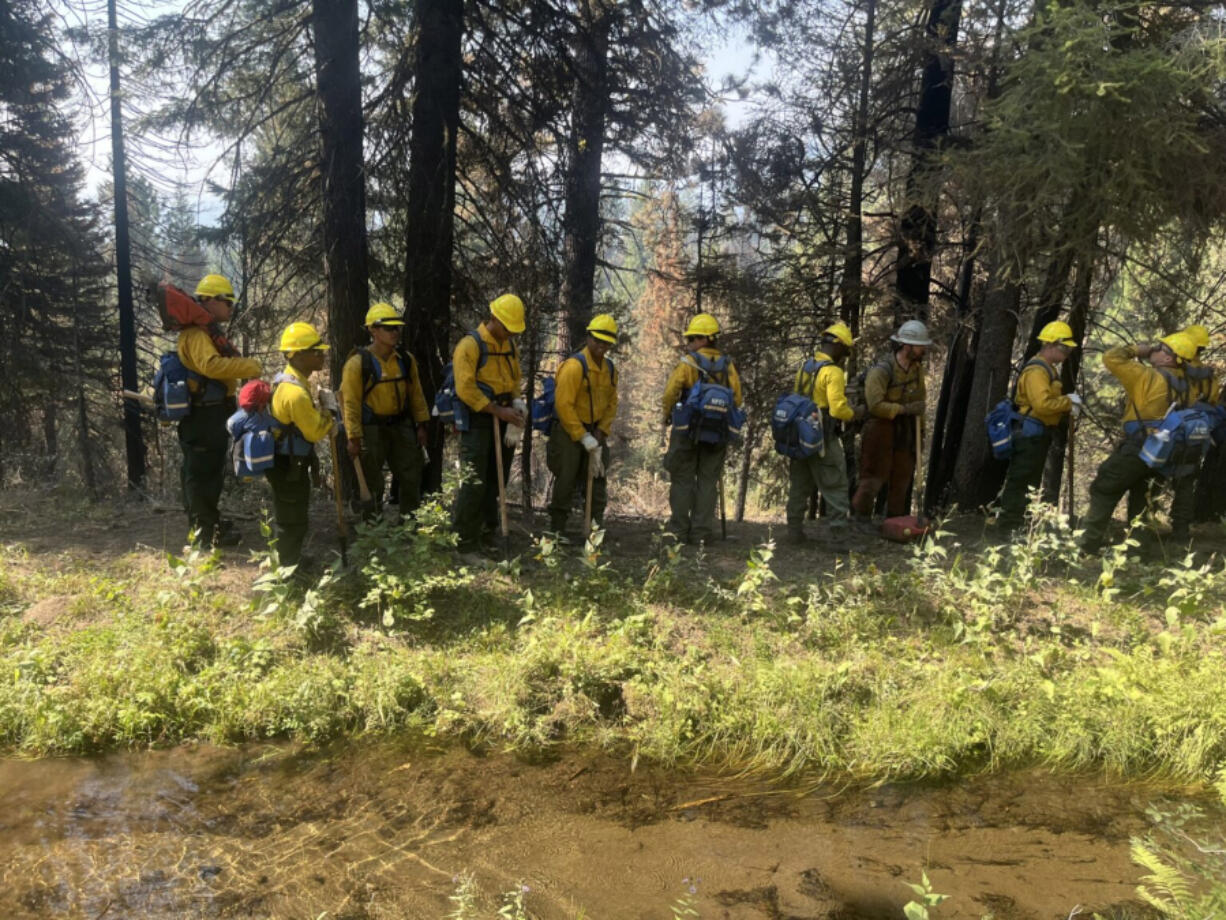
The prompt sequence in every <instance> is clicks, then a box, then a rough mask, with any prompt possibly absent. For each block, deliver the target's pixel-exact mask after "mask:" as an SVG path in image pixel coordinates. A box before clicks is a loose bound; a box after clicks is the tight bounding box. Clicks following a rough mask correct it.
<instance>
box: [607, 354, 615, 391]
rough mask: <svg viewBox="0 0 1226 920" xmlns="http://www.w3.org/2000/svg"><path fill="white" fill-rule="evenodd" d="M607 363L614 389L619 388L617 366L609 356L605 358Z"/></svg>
mask: <svg viewBox="0 0 1226 920" xmlns="http://www.w3.org/2000/svg"><path fill="white" fill-rule="evenodd" d="M604 360H605V363H606V364H608V365H609V379H610V380H612V381H613V388H614V389H616V388H617V365H616V364H614V363H613V359H612V358H610V357H609V356H608V355H605V357H604Z"/></svg>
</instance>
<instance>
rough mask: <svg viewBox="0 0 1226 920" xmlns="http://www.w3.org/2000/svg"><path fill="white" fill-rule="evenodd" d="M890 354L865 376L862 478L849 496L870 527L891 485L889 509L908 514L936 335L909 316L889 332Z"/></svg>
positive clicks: (891, 513) (854, 509) (858, 516)
mask: <svg viewBox="0 0 1226 920" xmlns="http://www.w3.org/2000/svg"><path fill="white" fill-rule="evenodd" d="M890 340H891V341H892V342H894V345H895V348H894V354H893V356H892V357H888V358H883V359H882V360H881V361H878V362H877V363H876V364H874V365H873V366H872V367H871V368H869V370H868V373H866V374H865V375H864V398H865V402H866V403H867V405H868V414H869V420H868V421H867V422H866V423H865V425H864V433H863V435H862V436H861V438H860V481H859V485H858V486H857V487H856V494H855V496H854V497H853V498H852V500H851V508H852V512H853V514H854V516H855V520H856V522H857V523H858V524H861V525H864V526H871V520H872V514H873V506H874V505H875V504H876V502H877V494H878V493H879V492H880V491H881V487H882V486H885V485H888V492H887V499H886V513H887V514H888V515H889V516H890V517H894V516H897V515H902V514H906V513H907V487H908V486H909V485H910V484H911V475H912V473H914V471H915V464H916V456H915V426H916V425H922V424H923V417H924V407H925V401H926V400H925V390H924V367H923V359H924V353H925V352H926V351H927V348H928V346H929V345H931V344H932V339H931V338H929V336H928V328H927V327H926V326H925V325H924V324H923V323H921V322H920V321H919V320H914V319H913V320H908V321H907V322H905V323H903V324H902V325H901V326H899V327H898V331H897V332H896V333H894V335H892V336H890Z"/></svg>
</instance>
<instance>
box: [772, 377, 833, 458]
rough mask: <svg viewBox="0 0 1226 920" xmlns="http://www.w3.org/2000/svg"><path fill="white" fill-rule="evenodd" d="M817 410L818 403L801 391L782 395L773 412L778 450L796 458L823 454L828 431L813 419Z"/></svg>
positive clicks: (776, 447) (773, 424)
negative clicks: (800, 392) (801, 393)
mask: <svg viewBox="0 0 1226 920" xmlns="http://www.w3.org/2000/svg"><path fill="white" fill-rule="evenodd" d="M817 411H818V410H817V405H816V404H815V403H814V402H813V400H811V399H809V398H808V397H807V396H802V395H800V394H799V393H785V394H784V395H783V396H780V397H779V399H778V401H777V402H776V403H775V411H774V413H773V414H772V415H771V431H772V432H773V433H774V435H775V451H776V452H778V453H780V454H783V456H785V457H791V458H793V459H794V460H803V459H805V458H806V457H812V456H814V455H815V454H820V453H823V452H824V451H825V446H826V445H825V432H823V431H822V424H821V421H820V420H815V419H814V418H813V416H814V415H815V414H816V413H817Z"/></svg>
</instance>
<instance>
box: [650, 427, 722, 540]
mask: <svg viewBox="0 0 1226 920" xmlns="http://www.w3.org/2000/svg"><path fill="white" fill-rule="evenodd" d="M727 454H728V445H727V444H699V443H696V442H695V441H692V440H691V439H690V437H689V435H687V434H677V433H676V432H674V433H673V434H672V435H671V437H670V440H669V442H668V453H667V454H665V455H664V469H665V470H666V471H667V472H668V483H669V485H668V506H669V509H670V510H671V513H670V515H669V518H668V532H669V533H671V534H672V535H673V536H674V537H676V538H677V539H678V540H684V541H685V542H687V543H697V542H699V541H702V540H708V539H710V537H711V528H712V525H713V523H714V521H715V503H716V502H717V501H718V500H719V480H720V477H721V476H722V475H723V472H724V457H725V456H727Z"/></svg>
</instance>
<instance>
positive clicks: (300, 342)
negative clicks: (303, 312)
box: [281, 323, 328, 351]
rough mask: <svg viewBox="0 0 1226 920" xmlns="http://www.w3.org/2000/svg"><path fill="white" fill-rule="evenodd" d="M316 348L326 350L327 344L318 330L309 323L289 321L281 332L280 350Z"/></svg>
mask: <svg viewBox="0 0 1226 920" xmlns="http://www.w3.org/2000/svg"><path fill="white" fill-rule="evenodd" d="M310 348H318V349H319V350H320V351H327V350H328V346H327V344H326V343H325V342H324V340H323V339H322V338H320V335H319V332H318V331H316V329H315V327H314V326H312V325H311V324H310V323H290V324H289V325H288V326H286V327H285V331H284V332H282V333H281V351H306V350H307V349H310Z"/></svg>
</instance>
